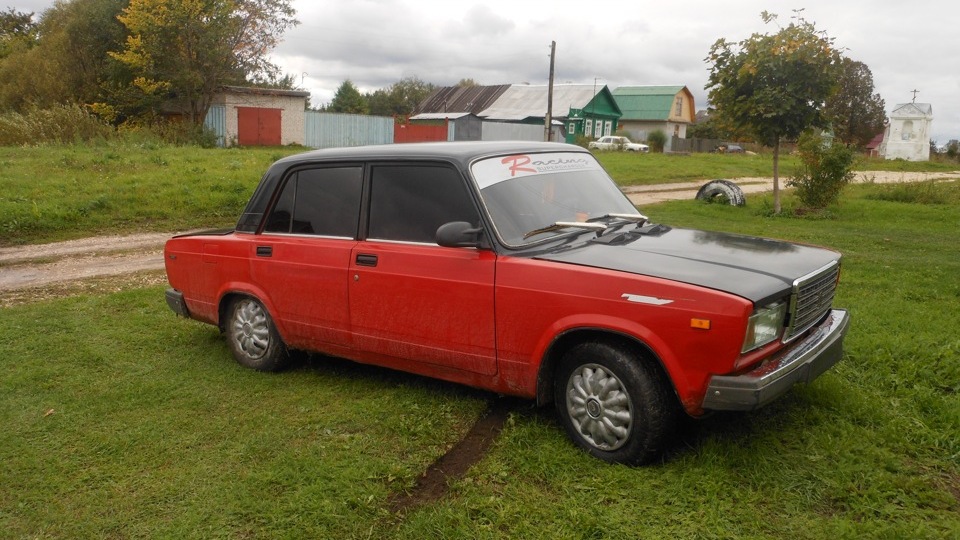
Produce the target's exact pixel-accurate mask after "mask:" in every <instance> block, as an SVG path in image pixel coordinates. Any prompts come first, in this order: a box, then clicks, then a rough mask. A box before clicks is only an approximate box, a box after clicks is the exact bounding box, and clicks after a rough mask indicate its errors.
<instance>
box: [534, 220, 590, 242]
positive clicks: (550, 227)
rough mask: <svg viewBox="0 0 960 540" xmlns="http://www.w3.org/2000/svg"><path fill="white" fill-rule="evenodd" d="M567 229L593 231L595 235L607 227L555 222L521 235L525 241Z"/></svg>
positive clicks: (575, 222)
mask: <svg viewBox="0 0 960 540" xmlns="http://www.w3.org/2000/svg"><path fill="white" fill-rule="evenodd" d="M567 227H573V228H577V229H583V230H586V231H595V232H596V233H597V234H600V233H602V232H603V231H605V230H607V226H606V225H603V224H601V223H589V222H585V221H557V222H556V223H554V224H553V225H547V226H546V227H541V228H539V229H534V230H532V231H530V232H528V233H527V234H525V235H523V239H524V240H526V239H527V238H530V237H531V236H536V235H538V234H542V233H548V232H553V231H559V230H560V229H566V228H567Z"/></svg>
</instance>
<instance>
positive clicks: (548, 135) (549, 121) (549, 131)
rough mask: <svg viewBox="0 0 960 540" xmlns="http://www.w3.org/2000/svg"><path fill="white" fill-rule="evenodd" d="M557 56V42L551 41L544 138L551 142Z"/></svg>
mask: <svg viewBox="0 0 960 540" xmlns="http://www.w3.org/2000/svg"><path fill="white" fill-rule="evenodd" d="M556 56H557V42H556V41H551V42H550V84H549V86H547V115H546V116H545V117H544V119H543V133H544V135H543V140H545V141H547V142H549V141H550V138H551V135H552V134H553V65H554V60H555V59H556Z"/></svg>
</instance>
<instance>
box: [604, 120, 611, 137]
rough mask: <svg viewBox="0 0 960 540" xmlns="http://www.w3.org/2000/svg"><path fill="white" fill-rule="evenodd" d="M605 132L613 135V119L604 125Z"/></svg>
mask: <svg viewBox="0 0 960 540" xmlns="http://www.w3.org/2000/svg"><path fill="white" fill-rule="evenodd" d="M603 134H604V135H613V122H612V121H610V120H607V122H606V123H605V124H604V125H603Z"/></svg>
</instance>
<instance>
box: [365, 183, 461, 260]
mask: <svg viewBox="0 0 960 540" xmlns="http://www.w3.org/2000/svg"><path fill="white" fill-rule="evenodd" d="M451 221H466V222H469V223H472V224H477V223H479V221H480V215H479V213H478V212H477V208H476V205H475V204H474V202H473V200H472V199H471V197H470V194H469V193H468V192H467V188H466V185H465V184H464V182H463V178H462V177H461V176H460V173H458V172H457V171H456V170H454V169H452V168H450V167H446V166H434V165H380V166H376V167H374V168H373V172H372V176H371V184H370V228H369V231H368V233H367V237H368V238H371V239H377V240H395V241H401V242H420V243H429V244H434V243H436V235H437V229H438V228H439V227H440V226H441V225H443V224H445V223H449V222H451Z"/></svg>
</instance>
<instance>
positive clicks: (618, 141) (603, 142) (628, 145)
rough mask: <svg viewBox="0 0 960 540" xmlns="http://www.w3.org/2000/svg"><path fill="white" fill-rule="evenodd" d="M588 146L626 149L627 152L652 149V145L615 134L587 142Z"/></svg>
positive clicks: (600, 148) (598, 148) (603, 148)
mask: <svg viewBox="0 0 960 540" xmlns="http://www.w3.org/2000/svg"><path fill="white" fill-rule="evenodd" d="M587 147H589V148H595V149H597V150H624V151H626V152H649V151H650V147H649V146H647V145H645V144H641V143H635V142H633V141H631V140H630V139H628V138H626V137H615V136H613V135H609V136H606V137H600V138H599V139H597V140H595V141H590V142H589V143H588V144H587Z"/></svg>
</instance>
